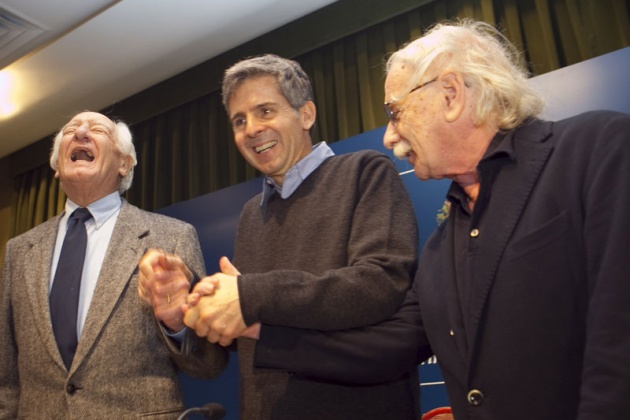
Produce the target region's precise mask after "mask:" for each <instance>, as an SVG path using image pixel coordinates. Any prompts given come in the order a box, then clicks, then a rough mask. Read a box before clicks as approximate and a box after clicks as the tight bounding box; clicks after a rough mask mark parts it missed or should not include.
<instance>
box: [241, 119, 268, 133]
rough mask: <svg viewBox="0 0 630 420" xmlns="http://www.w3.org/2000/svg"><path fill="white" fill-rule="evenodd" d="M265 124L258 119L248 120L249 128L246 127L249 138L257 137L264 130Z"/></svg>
mask: <svg viewBox="0 0 630 420" xmlns="http://www.w3.org/2000/svg"><path fill="white" fill-rule="evenodd" d="M264 129H265V128H264V126H263V124H261V123H260V121H258V119H257V118H248V119H247V127H245V133H246V134H247V136H248V137H257V136H258V135H259V134H260V133H261V132H262V131H263V130H264Z"/></svg>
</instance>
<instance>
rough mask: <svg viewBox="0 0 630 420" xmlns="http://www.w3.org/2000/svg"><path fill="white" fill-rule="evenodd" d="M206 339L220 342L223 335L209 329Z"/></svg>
mask: <svg viewBox="0 0 630 420" xmlns="http://www.w3.org/2000/svg"><path fill="white" fill-rule="evenodd" d="M206 339H207V340H208V341H209V342H211V343H218V342H219V341H220V340H221V335H220V334H219V333H217V332H216V331H213V330H209V331H208V334H207V335H206Z"/></svg>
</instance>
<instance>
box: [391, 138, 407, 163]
mask: <svg viewBox="0 0 630 420" xmlns="http://www.w3.org/2000/svg"><path fill="white" fill-rule="evenodd" d="M393 152H394V156H396V157H397V158H398V159H404V158H406V157H407V155H408V154H409V152H411V146H410V145H409V143H407V141H405V140H400V141H399V142H398V143H396V145H395V146H394V150H393Z"/></svg>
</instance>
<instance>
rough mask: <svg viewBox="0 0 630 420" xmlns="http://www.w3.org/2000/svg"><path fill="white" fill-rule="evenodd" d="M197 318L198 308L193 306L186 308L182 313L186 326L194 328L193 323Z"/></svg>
mask: <svg viewBox="0 0 630 420" xmlns="http://www.w3.org/2000/svg"><path fill="white" fill-rule="evenodd" d="M198 319H199V309H198V308H196V307H194V308H189V309H187V310H186V312H185V314H184V324H185V325H186V326H187V327H188V328H192V329H195V324H196V323H197V320H198Z"/></svg>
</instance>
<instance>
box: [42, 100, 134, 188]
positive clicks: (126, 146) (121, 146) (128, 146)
mask: <svg viewBox="0 0 630 420" xmlns="http://www.w3.org/2000/svg"><path fill="white" fill-rule="evenodd" d="M83 112H90V111H83ZM83 112H79V113H78V114H76V115H79V114H82V113H83ZM76 115H75V116H76ZM73 118H74V117H73ZM71 119H72V118H71ZM111 121H112V122H113V123H114V124H115V125H116V131H115V138H114V139H112V140H114V143H115V144H116V148H117V149H118V151H120V153H122V155H123V156H125V157H127V156H129V157H131V159H132V165H131V168H130V169H129V172H128V173H127V175H125V176H124V177H123V179H122V181H121V182H120V185H119V186H118V192H119V193H120V194H122V193H124V192H125V191H127V190H128V189H129V187H131V183H132V182H133V172H134V166H136V165H137V164H138V159H137V158H136V148H135V146H134V145H133V136H132V135H131V131H130V130H129V126H128V125H127V124H125V123H124V122H123V121H119V120H111ZM62 137H63V127H62V128H61V129H60V130H59V131H58V132H57V134H56V135H55V138H54V140H53V147H52V150H51V151H50V167H51V168H52V169H53V170H54V171H56V170H57V160H58V159H59V144H60V143H61V138H62Z"/></svg>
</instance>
